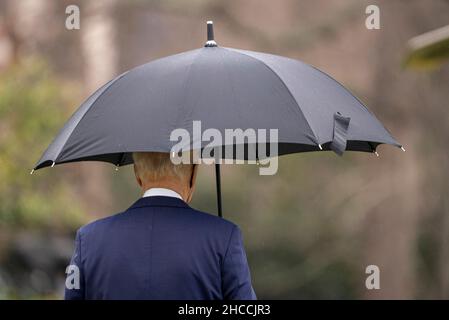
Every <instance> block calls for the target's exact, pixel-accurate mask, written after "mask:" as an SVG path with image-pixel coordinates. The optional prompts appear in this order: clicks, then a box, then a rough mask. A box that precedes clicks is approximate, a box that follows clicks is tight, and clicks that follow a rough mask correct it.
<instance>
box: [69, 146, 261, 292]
mask: <svg viewBox="0 0 449 320" xmlns="http://www.w3.org/2000/svg"><path fill="white" fill-rule="evenodd" d="M133 159H134V172H135V176H136V180H137V183H138V184H139V186H140V187H141V188H142V191H143V197H142V198H140V199H139V200H137V201H136V202H135V203H134V204H133V205H132V206H131V207H130V208H129V209H127V210H126V211H124V212H122V213H119V214H117V215H114V216H112V217H108V218H105V219H101V220H98V221H95V222H93V223H91V224H88V225H86V226H84V227H82V228H80V229H79V230H78V232H77V235H76V241H75V252H74V254H73V257H72V261H71V266H72V269H73V266H76V267H75V268H76V269H77V270H78V271H79V278H78V279H79V285H78V283H76V284H74V283H72V284H74V285H70V286H67V285H66V291H65V298H66V299H170V300H172V299H173V300H174V299H176V300H177V299H189V300H190V299H255V298H256V296H255V294H254V290H253V289H252V286H251V277H250V271H249V268H248V263H247V260H246V255H245V250H244V248H243V243H242V238H241V233H240V230H239V228H238V227H237V226H236V225H234V224H233V223H231V222H229V221H226V220H224V219H222V218H218V217H216V216H212V215H210V214H207V213H203V212H200V211H197V210H195V209H193V208H191V207H189V205H188V204H187V203H189V202H190V201H191V199H192V195H193V191H194V189H195V181H196V173H197V166H196V165H187V164H179V165H174V164H173V163H172V161H171V159H170V156H169V154H167V153H156V152H146V153H134V154H133ZM72 269H68V270H72ZM69 276H73V275H71V274H70V273H69ZM71 280H73V281H76V279H71Z"/></svg>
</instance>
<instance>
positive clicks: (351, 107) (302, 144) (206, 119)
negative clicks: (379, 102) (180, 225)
mask: <svg viewBox="0 0 449 320" xmlns="http://www.w3.org/2000/svg"><path fill="white" fill-rule="evenodd" d="M194 121H201V127H202V130H206V129H208V128H214V129H216V130H219V131H220V132H221V133H222V134H223V136H224V135H225V130H226V129H229V128H231V129H232V128H242V129H246V128H252V129H255V130H257V129H271V128H276V129H278V139H277V140H278V145H277V146H278V155H283V154H288V153H295V152H304V151H321V150H330V149H332V150H334V151H335V152H337V153H338V154H341V153H342V152H343V151H344V150H351V151H365V152H375V151H376V148H377V146H378V145H379V144H383V143H385V144H391V145H394V146H397V147H402V146H401V145H400V144H399V143H398V142H397V141H396V140H395V139H394V138H393V137H392V136H391V134H390V133H389V132H388V131H387V130H386V129H385V128H384V126H383V125H382V124H381V123H380V122H379V121H378V120H377V118H376V117H375V116H374V115H373V114H372V113H371V112H370V111H369V110H368V109H367V108H366V107H365V106H364V105H363V104H362V103H361V102H360V100H358V99H357V98H356V97H354V96H353V95H352V94H351V93H350V92H349V91H348V90H347V89H345V88H344V87H343V86H342V85H341V84H339V83H338V82H337V81H335V80H334V79H332V78H331V77H330V76H328V75H327V74H325V73H323V72H322V71H320V70H318V69H316V68H314V67H312V66H310V65H308V64H306V63H303V62H301V61H298V60H294V59H289V58H285V57H281V56H276V55H271V54H265V53H259V52H253V51H246V50H237V49H232V48H224V47H219V46H217V45H216V43H215V41H214V40H213V30H212V24H211V23H208V41H207V42H206V45H205V47H203V48H200V49H196V50H192V51H188V52H184V53H180V54H176V55H173V56H169V57H165V58H162V59H158V60H155V61H152V62H149V63H147V64H144V65H141V66H139V67H136V68H134V69H132V70H130V71H127V72H125V73H123V74H122V75H120V76H118V77H117V78H115V79H113V80H111V81H109V82H108V83H106V84H105V85H104V86H103V87H101V88H100V89H98V90H97V91H96V92H95V93H93V94H92V95H91V96H90V97H89V98H88V99H87V100H86V101H85V102H84V103H83V104H82V105H81V106H80V107H79V109H78V110H77V111H76V112H75V113H74V114H73V116H72V117H71V118H70V119H69V120H68V122H67V123H66V124H65V126H64V127H63V128H62V130H61V131H60V133H59V134H58V135H57V136H56V138H55V139H54V141H53V142H52V143H51V144H50V146H49V147H48V149H47V150H46V151H45V152H44V154H43V155H42V157H41V159H40V160H39V161H38V162H37V164H36V166H35V168H34V169H40V168H43V167H46V166H53V165H55V164H60V163H66V162H73V161H83V160H99V161H106V162H111V163H113V164H114V165H117V166H122V165H127V164H130V163H132V156H131V155H132V152H138V151H140V152H143V151H153V152H170V151H171V149H172V147H173V146H174V144H176V142H175V141H171V140H170V135H171V132H172V131H173V130H175V129H179V128H181V129H185V130H187V131H188V132H190V133H192V134H193V122H194ZM206 144H207V143H206ZM199 146H200V147H201V148H203V147H204V146H205V143H204V142H200V144H199ZM223 156H224V154H223Z"/></svg>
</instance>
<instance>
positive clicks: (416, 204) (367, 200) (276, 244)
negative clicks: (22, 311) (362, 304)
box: [0, 0, 449, 299]
mask: <svg viewBox="0 0 449 320" xmlns="http://www.w3.org/2000/svg"><path fill="white" fill-rule="evenodd" d="M71 4H75V5H78V6H79V8H80V11H81V15H80V19H81V25H80V27H81V28H80V29H79V30H67V29H66V27H65V22H66V18H67V17H68V15H67V14H66V12H65V10H66V7H67V6H68V5H71ZM370 4H375V5H377V6H378V7H379V8H380V29H379V30H368V29H367V28H366V26H365V20H366V18H367V16H368V15H367V14H366V13H365V9H366V7H367V6H368V5H370ZM206 20H214V24H215V39H216V40H217V42H218V44H219V45H222V46H228V47H236V48H242V49H247V50H254V51H264V52H269V53H274V54H279V55H285V56H289V57H292V58H297V59H301V60H303V61H305V62H307V63H309V64H312V65H314V66H316V67H318V68H319V69H321V70H323V71H325V72H327V73H328V74H330V75H331V76H333V77H334V78H335V79H337V80H339V81H340V82H341V83H343V84H344V85H345V86H346V87H347V88H349V89H350V90H351V91H352V92H353V93H354V94H355V95H357V96H358V97H359V98H360V99H361V100H362V101H363V102H364V103H365V104H366V105H367V106H368V107H369V108H370V109H371V110H372V111H373V112H374V113H375V114H376V115H377V117H378V118H379V119H380V120H381V121H382V122H383V123H384V124H385V126H386V127H387V128H388V129H389V130H390V132H391V133H392V134H393V136H394V137H396V138H397V140H398V141H400V142H401V143H402V144H403V145H404V146H405V148H406V150H407V152H405V153H403V152H401V151H400V150H398V149H396V148H393V147H391V146H381V147H380V148H379V149H378V151H379V153H380V157H376V156H374V155H373V154H365V153H363V154H362V153H360V154H357V153H347V154H345V155H344V156H343V157H342V158H340V157H337V156H336V155H335V154H333V153H331V152H323V153H306V154H296V155H289V156H284V157H282V158H281V159H280V163H279V171H278V174H277V175H274V176H259V174H258V168H257V166H250V165H245V166H224V168H223V172H222V174H223V176H222V188H223V201H224V216H225V217H226V218H227V219H229V220H231V221H233V222H235V223H237V224H238V225H239V226H240V227H241V229H242V231H243V235H244V241H245V246H246V250H247V254H248V260H249V263H250V267H251V271H252V278H253V285H254V288H255V290H256V292H257V294H258V297H259V298H266V299H303V298H312V299H315V298H317V299H334V298H344V299H353V298H363V299H365V298H366V299H381V298H382V299H385V298H393V299H406V298H423V299H429V298H437V299H440V298H446V299H447V298H449V247H448V245H449V199H448V196H449V153H448V150H447V142H448V138H449V106H448V101H449V64H448V63H446V64H445V63H444V58H447V57H448V56H449V49H448V42H447V41H446V42H444V41H443V42H442V43H443V44H441V43H440V44H439V45H437V46H436V47H433V48H431V50H430V51H426V50H427V49H428V48H427V47H426V48H424V49H422V48H418V49H417V47H416V41H415V42H413V41H412V42H410V41H409V40H410V39H411V38H414V37H416V36H418V35H420V34H423V33H426V32H429V31H432V30H435V29H438V28H442V27H444V26H446V25H448V24H449V1H447V0H446V1H445V0H429V1H419V0H407V1H406V0H393V1H391V0H390V1H387V0H377V1H375V2H371V1H362V0H344V1H342V0H332V1H330V0H315V1H298V0H296V1H295V0H282V1H270V0H249V1H248V0H245V1H240V0H239V1H237V0H218V1H207V0H191V1H181V0H164V1H162V0H153V1H143V0H134V1H116V0H97V1H75V0H70V1H67V0H63V1H57V0H19V1H17V0H0V299H35V298H44V299H46V298H48V299H60V298H62V296H63V289H64V278H65V273H64V272H65V267H66V266H67V265H68V263H69V259H70V256H71V254H72V250H73V244H74V235H75V231H76V229H78V228H79V227H80V226H81V225H83V224H85V223H88V222H90V221H93V220H95V219H98V218H101V217H105V216H108V215H110V214H113V213H116V212H119V211H122V210H124V209H126V208H127V207H129V206H130V205H131V203H133V202H134V201H135V200H136V199H137V198H138V197H139V196H140V193H139V189H138V188H137V185H136V183H135V182H134V176H133V172H132V167H131V166H128V167H124V168H120V170H119V171H115V168H114V167H113V166H111V165H108V164H103V163H94V162H90V163H78V164H66V165H61V166H56V167H54V168H49V169H44V170H39V171H37V172H35V173H34V175H30V174H29V173H30V170H31V168H32V167H33V166H34V164H35V163H36V161H37V160H38V159H39V157H40V155H41V154H42V152H43V151H44V150H45V148H46V147H47V146H48V144H49V143H50V142H51V139H52V137H53V136H54V135H55V134H56V133H57V132H58V130H59V129H60V128H61V127H62V125H63V123H64V122H65V120H67V119H68V117H69V116H70V115H71V114H72V113H73V112H74V110H75V109H76V108H77V106H78V105H79V104H80V103H81V102H82V101H83V99H85V98H86V97H87V96H88V95H89V94H90V93H92V92H93V91H94V90H95V89H96V88H98V87H99V86H100V85H102V84H103V83H105V82H106V81H108V80H109V79H111V78H113V77H115V76H116V75H118V74H120V73H122V72H123V71H125V70H127V69H129V68H132V67H134V66H137V65H139V64H142V63H145V62H148V61H150V60H153V59H156V58H159V57H162V56H165V55H170V54H174V53H178V52H182V51H186V50H191V49H194V48H198V47H201V46H202V45H203V44H204V42H205V40H206V35H205V30H206V28H205V22H206ZM418 40H419V39H418ZM418 42H419V41H418ZM426 44H428V43H426ZM418 47H419V43H418ZM411 48H413V49H414V50H415V51H411ZM416 50H418V51H416ZM420 50H421V51H420ZM130 130H132V128H130ZM200 169H201V170H200V175H199V181H198V186H199V187H198V189H197V191H196V195H195V198H194V202H193V204H192V206H193V207H195V208H198V209H200V210H204V211H208V212H211V213H215V212H216V199H215V180H214V175H213V167H209V166H202V167H201V168H200ZM371 264H374V265H377V266H379V268H380V286H381V289H380V290H367V289H366V287H365V279H366V277H367V274H365V268H366V267H367V266H368V265H371Z"/></svg>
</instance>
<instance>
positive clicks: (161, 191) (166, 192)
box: [142, 188, 183, 200]
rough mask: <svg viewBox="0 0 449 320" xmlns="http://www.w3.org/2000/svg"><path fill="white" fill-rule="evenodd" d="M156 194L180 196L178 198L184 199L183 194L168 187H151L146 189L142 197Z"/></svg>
mask: <svg viewBox="0 0 449 320" xmlns="http://www.w3.org/2000/svg"><path fill="white" fill-rule="evenodd" d="M155 196H162V197H173V198H178V199H181V200H183V199H182V197H181V195H180V194H179V193H177V192H175V191H173V190H171V189H167V188H151V189H148V190H147V191H145V193H144V194H143V196H142V198H145V197H155Z"/></svg>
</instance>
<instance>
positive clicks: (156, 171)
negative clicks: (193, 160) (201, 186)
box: [133, 152, 192, 183]
mask: <svg viewBox="0 0 449 320" xmlns="http://www.w3.org/2000/svg"><path fill="white" fill-rule="evenodd" d="M133 160H134V167H135V171H136V176H138V177H139V178H140V179H141V180H142V182H144V183H158V182H160V181H166V180H171V181H179V182H180V183H186V182H188V183H190V179H191V176H192V165H191V164H177V165H175V164H174V163H173V162H172V161H171V159H170V154H169V153H164V152H134V153H133Z"/></svg>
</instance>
